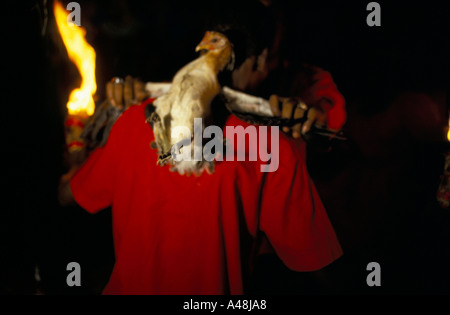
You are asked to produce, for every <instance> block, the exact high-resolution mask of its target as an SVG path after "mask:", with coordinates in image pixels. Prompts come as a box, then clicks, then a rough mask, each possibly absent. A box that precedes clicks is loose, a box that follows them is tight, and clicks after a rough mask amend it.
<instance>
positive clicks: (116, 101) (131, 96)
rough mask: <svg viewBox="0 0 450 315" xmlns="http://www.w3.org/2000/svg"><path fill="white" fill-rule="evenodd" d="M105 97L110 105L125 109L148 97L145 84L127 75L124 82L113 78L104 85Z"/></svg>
mask: <svg viewBox="0 0 450 315" xmlns="http://www.w3.org/2000/svg"><path fill="white" fill-rule="evenodd" d="M106 97H107V99H108V101H109V102H110V103H111V105H113V106H116V107H118V108H120V109H127V108H128V107H130V106H131V105H134V104H139V103H141V102H142V101H143V100H144V99H145V98H147V97H148V93H147V92H146V90H145V84H144V82H142V81H141V80H139V79H137V78H133V77H132V76H130V75H128V76H126V77H125V80H123V79H121V78H118V77H115V78H113V79H111V80H110V81H109V82H108V83H107V84H106Z"/></svg>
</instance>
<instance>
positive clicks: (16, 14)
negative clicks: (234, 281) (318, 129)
mask: <svg viewBox="0 0 450 315" xmlns="http://www.w3.org/2000/svg"><path fill="white" fill-rule="evenodd" d="M78 2H79V3H80V5H81V24H82V26H83V27H84V28H85V29H86V30H87V39H88V41H89V42H90V43H91V45H92V46H93V47H94V48H95V50H96V53H97V71H96V72H97V84H98V93H97V97H98V99H99V100H101V99H103V98H104V85H105V83H106V81H107V80H109V79H110V78H111V77H113V76H125V75H127V74H131V75H133V76H137V77H141V78H142V79H143V80H146V81H162V80H170V79H171V77H172V76H173V74H174V73H175V72H176V70H177V69H179V68H180V67H181V66H182V65H184V64H185V63H187V62H188V61H190V60H192V59H193V58H195V56H196V54H195V52H194V47H195V45H196V44H197V43H198V42H199V40H200V39H201V37H202V35H203V32H204V20H205V17H207V16H208V14H209V12H210V10H211V1H174V0H158V1H124V0H113V1H99V0H97V1H78ZM279 2H280V5H281V8H282V12H283V14H284V18H283V21H284V22H285V25H286V30H287V35H286V40H285V46H284V47H285V50H284V53H285V57H286V58H288V59H289V60H291V61H293V62H307V63H310V64H314V65H317V66H320V67H322V68H324V69H325V70H328V71H330V72H331V74H332V75H333V77H334V79H335V82H336V84H337V86H338V87H339V89H340V91H341V92H342V94H343V95H344V96H345V98H346V101H347V111H348V120H347V124H346V125H345V127H344V131H345V133H346V134H347V136H348V138H349V140H348V141H347V142H344V143H334V144H333V149H332V150H331V151H330V152H323V151H322V150H321V149H320V146H317V145H314V144H311V145H310V151H309V156H308V166H309V170H310V173H311V176H312V177H313V179H314V180H315V183H316V185H317V187H318V189H319V192H320V194H321V196H322V199H323V201H324V204H325V206H326V207H327V210H328V213H329V216H330V218H331V220H332V223H333V225H334V227H335V229H336V232H337V234H338V237H339V239H340V241H341V244H342V247H343V249H344V253H345V254H344V256H343V257H342V258H341V259H339V260H338V261H336V262H335V263H333V264H332V265H330V266H328V267H327V268H325V275H324V276H323V278H322V280H321V281H317V279H316V278H312V277H310V276H308V275H305V274H301V273H300V274H299V273H293V272H290V271H289V270H287V269H286V268H285V267H283V265H282V264H281V263H280V262H279V261H278V260H277V259H276V258H274V257H262V258H261V260H260V262H259V264H258V267H257V269H256V273H255V276H254V279H253V281H252V285H251V287H250V289H251V292H255V293H281V294H284V293H363V294H397V293H416V294H417V293H418V294H443V293H444V294H448V293H450V210H449V209H442V208H440V207H439V205H438V203H437V201H436V191H437V188H438V185H439V180H440V175H441V174H442V173H443V168H444V158H443V153H444V152H446V151H447V150H449V149H450V148H449V145H448V143H447V141H446V139H445V132H446V126H447V119H448V108H447V104H446V88H447V87H448V83H449V82H448V73H449V72H448V70H449V68H448V56H449V51H448V39H449V32H448V31H449V27H448V24H447V20H448V13H449V10H448V9H449V8H448V7H446V6H445V5H444V4H443V2H437V3H434V2H433V1H427V2H426V3H422V4H420V5H419V4H412V3H409V2H406V1H395V4H394V3H392V1H378V3H380V5H381V23H382V24H381V27H368V26H367V24H366V16H367V14H368V12H367V11H366V5H367V3H368V2H369V1H359V3H353V2H346V3H342V1H340V2H338V3H335V2H331V1H279ZM51 3H52V2H51V1H49V4H47V7H48V24H47V27H44V24H45V10H44V9H45V5H44V2H43V1H22V2H16V1H15V2H13V1H10V2H9V3H6V4H4V8H3V13H4V14H5V18H4V19H3V28H2V38H3V40H4V41H5V44H4V45H3V48H2V50H3V51H5V52H6V57H3V58H2V61H3V62H2V69H4V71H2V72H3V74H2V75H3V80H2V82H3V83H2V99H3V101H4V104H3V106H2V109H3V111H2V114H1V126H2V136H3V137H2V140H3V141H2V146H1V154H2V156H3V157H4V159H2V161H3V172H2V173H3V174H2V176H1V180H0V184H1V187H0V190H1V192H2V201H3V202H2V206H1V211H0V233H1V234H0V246H1V247H0V292H1V293H7V294H8V293H12V294H33V293H45V294H80V293H81V294H97V293H100V292H101V290H102V288H103V286H104V285H105V284H106V281H107V280H108V277H109V274H110V272H111V269H112V266H113V264H114V253H113V246H112V238H111V236H112V230H111V217H110V210H105V211H102V212H100V213H99V214H97V215H89V214H87V213H86V212H84V211H83V210H82V209H80V208H77V207H66V208H61V207H59V206H58V204H57V201H56V187H57V183H58V180H59V177H60V175H61V174H63V173H64V172H65V171H66V165H65V164H64V158H63V152H64V130H63V120H64V115H65V109H64V107H65V103H66V101H67V97H68V94H69V92H70V91H71V90H72V89H73V88H75V87H76V86H77V85H78V84H79V76H78V74H77V70H76V68H75V67H74V66H73V65H72V64H71V62H70V61H69V60H68V59H67V55H66V53H65V50H64V47H63V46H62V42H61V40H60V39H59V36H58V34H57V33H56V29H55V25H54V21H53V17H52V6H51ZM242 3H243V5H244V3H245V1H242ZM43 28H44V29H45V32H43V33H42V29H43ZM71 261H76V262H78V263H80V265H81V266H82V286H81V287H74V288H69V287H67V285H66V276H67V274H68V271H66V266H67V264H68V263H69V262H71ZM371 261H375V262H378V263H379V264H380V265H381V270H382V272H381V279H382V280H381V281H382V286H381V287H377V288H370V287H368V286H367V285H366V276H367V274H368V273H369V272H368V271H366V266H367V264H368V263H369V262H371ZM36 267H38V269H39V274H40V281H39V282H37V281H36V280H35V270H36Z"/></svg>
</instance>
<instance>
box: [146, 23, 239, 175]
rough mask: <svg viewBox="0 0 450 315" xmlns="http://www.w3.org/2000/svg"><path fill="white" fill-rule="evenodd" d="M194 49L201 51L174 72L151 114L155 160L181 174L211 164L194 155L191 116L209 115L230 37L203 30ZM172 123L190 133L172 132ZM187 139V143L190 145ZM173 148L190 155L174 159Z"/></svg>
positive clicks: (228, 57) (226, 59)
mask: <svg viewBox="0 0 450 315" xmlns="http://www.w3.org/2000/svg"><path fill="white" fill-rule="evenodd" d="M195 50H196V51H197V52H198V51H204V53H202V54H201V55H200V56H199V57H198V58H197V59H195V60H193V61H192V62H190V63H189V64H187V65H185V66H184V67H183V68H181V69H180V70H179V71H178V72H177V73H176V74H175V76H174V78H173V80H172V85H171V87H170V90H169V92H168V93H167V94H165V95H163V96H161V97H159V98H158V99H157V100H156V101H155V102H154V105H155V107H156V109H155V112H154V113H153V114H152V116H151V118H150V119H151V121H152V122H153V132H154V134H155V142H156V145H157V148H158V153H159V158H158V164H160V165H165V164H171V165H172V168H171V169H172V170H174V171H177V172H179V173H180V174H191V173H193V174H199V173H201V172H202V171H203V170H204V169H207V170H209V168H210V167H211V164H210V163H209V162H206V161H204V160H202V161H194V159H193V154H194V150H195V147H194V145H196V146H198V144H196V143H194V141H192V136H193V135H194V118H202V119H203V120H202V122H203V123H204V119H205V118H206V117H208V116H209V115H210V112H211V108H210V106H211V102H212V100H213V99H214V97H215V96H216V95H217V94H218V93H219V92H220V89H221V87H220V84H219V81H218V74H219V72H220V71H222V70H224V69H225V67H226V66H227V65H229V64H230V63H231V62H232V59H233V58H232V56H233V48H232V45H231V43H230V41H229V40H228V39H227V37H226V36H225V35H223V34H221V33H218V32H212V31H208V32H206V34H205V36H204V38H203V39H202V41H201V42H200V44H199V45H198V46H197V47H196V49H195ZM175 127H187V128H188V129H189V131H190V134H189V135H186V134H185V133H179V132H173V131H174V130H175ZM203 128H204V125H203V126H202V130H203ZM177 130H178V129H177ZM187 137H190V138H187ZM186 143H190V147H188V146H187V145H185V144H186ZM183 144H184V145H183ZM173 148H175V150H177V151H179V152H176V153H177V154H181V155H182V156H183V155H184V154H185V150H188V152H189V150H190V152H191V158H190V159H184V160H181V161H175V160H174V159H173V154H172V153H173V150H174V149H173ZM197 149H201V148H197ZM188 154H189V153H188Z"/></svg>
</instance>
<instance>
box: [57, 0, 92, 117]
mask: <svg viewBox="0 0 450 315" xmlns="http://www.w3.org/2000/svg"><path fill="white" fill-rule="evenodd" d="M53 11H54V14H55V19H56V24H57V26H58V30H59V33H60V34H61V37H62V40H63V42H64V46H65V47H66V50H67V54H68V56H69V59H70V60H72V62H73V63H74V64H75V65H76V67H77V68H78V71H79V72H80V75H81V86H80V88H78V89H74V90H73V91H72V92H71V93H70V96H69V100H68V101H67V110H68V112H69V115H89V116H91V115H92V114H93V113H94V110H95V103H94V99H93V97H92V95H94V94H95V92H96V91H97V84H96V83H95V50H94V48H92V46H90V45H89V44H88V43H87V41H86V39H85V36H86V31H85V30H84V29H83V28H82V27H79V26H77V25H75V24H73V23H70V22H68V21H67V15H68V12H67V11H66V10H65V9H64V7H63V6H62V4H61V3H60V2H59V1H55V3H54V6H53Z"/></svg>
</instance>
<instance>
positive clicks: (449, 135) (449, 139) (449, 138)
mask: <svg viewBox="0 0 450 315" xmlns="http://www.w3.org/2000/svg"><path fill="white" fill-rule="evenodd" d="M447 140H448V141H450V118H449V120H448V131H447Z"/></svg>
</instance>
